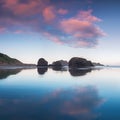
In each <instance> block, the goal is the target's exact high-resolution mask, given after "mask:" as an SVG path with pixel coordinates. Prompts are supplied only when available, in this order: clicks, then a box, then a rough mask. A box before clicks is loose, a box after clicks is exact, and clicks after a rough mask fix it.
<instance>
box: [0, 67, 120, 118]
mask: <svg viewBox="0 0 120 120" xmlns="http://www.w3.org/2000/svg"><path fill="white" fill-rule="evenodd" d="M119 112H120V68H119V67H117V68H115V67H114V68H112V67H110V68H109V67H108V68H103V69H100V68H99V69H93V70H92V69H87V70H84V69H83V70H69V71H68V70H66V69H62V70H61V71H60V70H59V69H55V68H54V69H47V68H39V69H25V70H22V69H7V70H6V69H1V70H0V120H120V114H119Z"/></svg>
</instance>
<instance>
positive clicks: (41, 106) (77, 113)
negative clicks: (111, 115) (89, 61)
mask: <svg viewBox="0 0 120 120" xmlns="http://www.w3.org/2000/svg"><path fill="white" fill-rule="evenodd" d="M22 96H23V95H22V94H19V95H16V96H14V97H12V98H9V99H5V98H3V99H2V98H1V99H0V107H2V108H3V109H0V116H3V117H2V118H3V119H4V118H7V117H9V120H13V118H15V120H21V119H22V120H33V119H34V120H38V119H40V120H47V119H51V120H80V119H81V120H95V119H96V118H97V117H99V116H98V115H99V113H97V112H95V110H96V108H97V107H98V106H99V105H101V103H102V102H103V99H102V98H100V97H99V95H98V91H97V89H96V88H95V87H93V86H88V87H77V88H71V89H67V90H63V89H59V90H55V91H53V92H51V93H50V94H46V95H44V96H43V97H38V96H35V94H34V95H32V94H30V96H28V95H26V96H24V97H22Z"/></svg>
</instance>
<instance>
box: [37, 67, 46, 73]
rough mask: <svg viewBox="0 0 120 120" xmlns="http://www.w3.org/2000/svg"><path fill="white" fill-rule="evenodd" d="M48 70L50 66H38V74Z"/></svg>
mask: <svg viewBox="0 0 120 120" xmlns="http://www.w3.org/2000/svg"><path fill="white" fill-rule="evenodd" d="M47 70H48V67H38V68H37V71H38V74H40V75H44V74H45V73H46V72H47Z"/></svg>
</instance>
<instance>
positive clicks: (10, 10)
mask: <svg viewBox="0 0 120 120" xmlns="http://www.w3.org/2000/svg"><path fill="white" fill-rule="evenodd" d="M79 9H80V8H79ZM79 9H77V10H76V9H75V10H74V9H73V11H74V14H73V13H71V12H70V7H67V5H66V7H62V5H61V4H53V3H52V1H51V0H34V1H33V0H24V1H23V0H1V1H0V10H1V12H0V13H1V16H0V26H1V27H0V33H1V31H2V32H3V31H4V32H5V30H6V31H10V32H13V33H17V34H18V33H19V34H20V33H21V34H23V33H24V32H25V31H27V32H37V33H38V34H40V35H42V36H44V37H45V38H46V39H48V40H51V41H53V42H55V43H58V44H61V45H68V46H72V47H94V46H96V45H97V43H98V39H99V38H100V37H103V36H104V35H105V33H104V32H103V31H102V30H101V29H100V28H99V27H98V26H97V25H96V23H97V22H100V21H101V20H100V19H99V18H97V17H96V16H94V15H92V10H85V11H84V10H79ZM3 28H4V30H3ZM21 31H22V32H21ZM23 31H24V32H23Z"/></svg>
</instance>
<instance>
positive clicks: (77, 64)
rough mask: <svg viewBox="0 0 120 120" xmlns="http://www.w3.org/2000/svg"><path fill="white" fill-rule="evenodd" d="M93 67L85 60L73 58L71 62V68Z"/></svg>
mask: <svg viewBox="0 0 120 120" xmlns="http://www.w3.org/2000/svg"><path fill="white" fill-rule="evenodd" d="M91 66H93V64H92V62H91V61H88V60H86V59H84V58H79V57H73V58H71V60H70V61H69V67H70V68H83V67H91Z"/></svg>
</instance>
